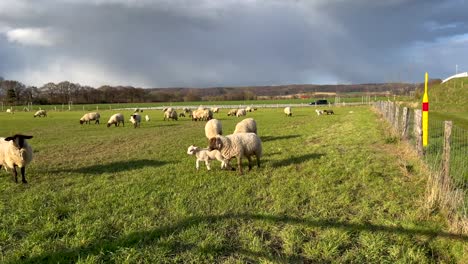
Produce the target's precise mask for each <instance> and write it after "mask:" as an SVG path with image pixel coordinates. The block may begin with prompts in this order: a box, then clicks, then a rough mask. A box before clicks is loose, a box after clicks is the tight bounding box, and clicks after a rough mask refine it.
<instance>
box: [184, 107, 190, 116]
mask: <svg viewBox="0 0 468 264" xmlns="http://www.w3.org/2000/svg"><path fill="white" fill-rule="evenodd" d="M182 110H184V113H186V114H190V113H191V112H192V110H190V108H188V107H184V108H183V109H182Z"/></svg>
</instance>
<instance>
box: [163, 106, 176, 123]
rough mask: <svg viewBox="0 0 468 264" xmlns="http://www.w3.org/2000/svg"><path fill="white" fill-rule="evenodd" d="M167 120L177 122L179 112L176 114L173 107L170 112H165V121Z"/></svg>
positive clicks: (169, 109)
mask: <svg viewBox="0 0 468 264" xmlns="http://www.w3.org/2000/svg"><path fill="white" fill-rule="evenodd" d="M166 119H167V120H170V119H172V120H176V121H177V119H178V117H177V112H176V110H174V109H172V108H171V107H170V108H168V110H167V111H166V112H164V120H166Z"/></svg>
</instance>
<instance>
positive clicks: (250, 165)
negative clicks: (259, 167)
mask: <svg viewBox="0 0 468 264" xmlns="http://www.w3.org/2000/svg"><path fill="white" fill-rule="evenodd" d="M247 160H248V161H249V170H251V169H252V157H250V156H247Z"/></svg>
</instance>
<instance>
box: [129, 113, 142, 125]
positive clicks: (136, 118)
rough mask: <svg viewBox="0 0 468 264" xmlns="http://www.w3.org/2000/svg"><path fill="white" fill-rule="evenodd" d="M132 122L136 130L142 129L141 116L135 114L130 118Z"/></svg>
mask: <svg viewBox="0 0 468 264" xmlns="http://www.w3.org/2000/svg"><path fill="white" fill-rule="evenodd" d="M130 122H132V124H133V127H134V128H137V127H140V123H141V115H140V114H137V113H134V114H133V115H131V116H130Z"/></svg>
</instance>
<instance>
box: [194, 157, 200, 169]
mask: <svg viewBox="0 0 468 264" xmlns="http://www.w3.org/2000/svg"><path fill="white" fill-rule="evenodd" d="M199 162H200V160H198V159H197V161H195V167H196V168H197V170H198V168H199V167H200V165H199V164H198V163H199Z"/></svg>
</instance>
